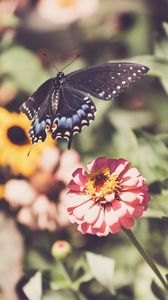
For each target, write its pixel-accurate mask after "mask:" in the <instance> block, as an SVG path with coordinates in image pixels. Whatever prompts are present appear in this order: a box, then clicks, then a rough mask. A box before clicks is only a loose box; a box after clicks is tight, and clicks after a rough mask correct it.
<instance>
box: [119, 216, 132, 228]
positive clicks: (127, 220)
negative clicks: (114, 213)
mask: <svg viewBox="0 0 168 300" xmlns="http://www.w3.org/2000/svg"><path fill="white" fill-rule="evenodd" d="M120 222H121V225H122V226H123V227H124V228H126V229H130V228H131V227H133V226H134V224H135V222H134V219H133V218H131V217H130V218H127V217H122V218H120Z"/></svg>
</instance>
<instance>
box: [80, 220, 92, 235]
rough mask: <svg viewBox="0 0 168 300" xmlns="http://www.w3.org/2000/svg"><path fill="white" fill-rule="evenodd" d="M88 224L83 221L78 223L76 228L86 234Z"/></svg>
mask: <svg viewBox="0 0 168 300" xmlns="http://www.w3.org/2000/svg"><path fill="white" fill-rule="evenodd" d="M89 226H90V225H89V224H88V223H86V222H84V223H82V224H79V225H78V230H79V231H81V232H82V233H83V234H86V233H87V232H88V231H89Z"/></svg>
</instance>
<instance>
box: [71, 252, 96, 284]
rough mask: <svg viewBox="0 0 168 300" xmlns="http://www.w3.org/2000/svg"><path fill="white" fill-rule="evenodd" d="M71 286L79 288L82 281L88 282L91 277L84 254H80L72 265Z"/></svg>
mask: <svg viewBox="0 0 168 300" xmlns="http://www.w3.org/2000/svg"><path fill="white" fill-rule="evenodd" d="M72 275H73V278H75V279H74V280H73V287H74V289H75V290H79V288H80V285H81V284H82V283H83V282H88V281H90V280H91V279H92V278H93V275H92V273H91V272H90V268H89V266H88V263H87V261H86V258H85V257H84V256H81V257H80V258H79V259H78V260H77V261H76V263H75V264H74V266H73V274H72Z"/></svg>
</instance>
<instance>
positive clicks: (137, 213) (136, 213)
mask: <svg viewBox="0 0 168 300" xmlns="http://www.w3.org/2000/svg"><path fill="white" fill-rule="evenodd" d="M145 210H146V209H145V208H144V206H143V205H138V206H136V207H135V210H134V214H133V215H134V217H136V218H139V217H141V216H142V215H143V212H144V211H145Z"/></svg>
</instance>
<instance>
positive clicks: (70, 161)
mask: <svg viewBox="0 0 168 300" xmlns="http://www.w3.org/2000/svg"><path fill="white" fill-rule="evenodd" d="M79 167H83V164H82V163H81V161H80V155H79V153H78V152H77V151H75V150H74V149H70V150H65V151H64V152H63V153H62V155H61V157H60V162H59V168H58V170H57V171H56V172H55V178H56V179H57V180H63V181H64V182H65V183H66V184H68V182H69V181H70V179H71V174H72V173H73V171H74V170H76V169H77V168H79Z"/></svg>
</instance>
